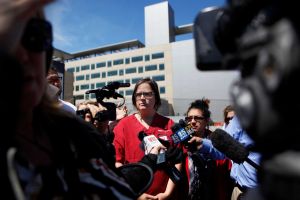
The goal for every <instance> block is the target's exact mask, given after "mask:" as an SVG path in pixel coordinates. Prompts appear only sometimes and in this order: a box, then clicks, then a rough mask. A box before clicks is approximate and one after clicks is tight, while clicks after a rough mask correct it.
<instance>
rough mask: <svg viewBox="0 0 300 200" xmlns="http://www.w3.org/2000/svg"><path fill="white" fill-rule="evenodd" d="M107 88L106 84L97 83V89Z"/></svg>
mask: <svg viewBox="0 0 300 200" xmlns="http://www.w3.org/2000/svg"><path fill="white" fill-rule="evenodd" d="M104 86H105V82H101V83H96V88H102V87H104Z"/></svg>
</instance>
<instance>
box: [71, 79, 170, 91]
mask: <svg viewBox="0 0 300 200" xmlns="http://www.w3.org/2000/svg"><path fill="white" fill-rule="evenodd" d="M142 78H143V77H136V78H132V79H131V80H130V79H125V80H115V81H118V82H121V83H131V84H136V83H137V82H138V81H139V80H140V79H142ZM152 79H153V80H155V81H164V80H165V76H164V75H157V76H152ZM108 83H109V82H107V84H108ZM105 85H106V82H99V83H92V84H82V85H76V86H75V91H80V90H90V89H91V90H93V89H95V88H102V87H104V86H105Z"/></svg>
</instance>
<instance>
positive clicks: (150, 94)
mask: <svg viewBox="0 0 300 200" xmlns="http://www.w3.org/2000/svg"><path fill="white" fill-rule="evenodd" d="M153 94H154V93H153V92H137V93H135V95H134V96H135V97H136V98H137V99H140V98H141V97H142V96H144V97H145V98H151V97H152V96H153Z"/></svg>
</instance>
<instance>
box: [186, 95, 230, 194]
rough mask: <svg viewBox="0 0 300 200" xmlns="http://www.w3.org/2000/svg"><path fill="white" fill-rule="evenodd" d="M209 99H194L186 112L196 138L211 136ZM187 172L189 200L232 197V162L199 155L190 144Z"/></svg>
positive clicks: (187, 121) (187, 155) (187, 120)
mask: <svg viewBox="0 0 300 200" xmlns="http://www.w3.org/2000/svg"><path fill="white" fill-rule="evenodd" d="M209 102H210V101H209V100H208V99H205V98H203V99H201V100H195V101H194V102H192V103H191V105H190V107H189V108H188V110H187V112H186V117H185V120H186V123H187V124H189V125H190V126H191V127H192V128H193V130H194V131H195V133H194V135H193V137H198V138H209V137H210V134H211V131H210V130H209V122H210V110H209ZM185 148H186V153H187V154H186V161H185V165H186V167H185V168H186V172H187V177H188V180H189V194H188V198H187V199H188V200H226V199H230V194H231V189H232V188H227V187H230V185H232V183H231V179H230V176H229V173H230V161H229V160H225V161H221V160H217V161H215V160H210V159H207V158H206V157H205V156H204V155H202V154H199V153H198V152H197V150H196V148H195V147H194V146H193V145H192V144H191V145H187V146H186V147H185Z"/></svg>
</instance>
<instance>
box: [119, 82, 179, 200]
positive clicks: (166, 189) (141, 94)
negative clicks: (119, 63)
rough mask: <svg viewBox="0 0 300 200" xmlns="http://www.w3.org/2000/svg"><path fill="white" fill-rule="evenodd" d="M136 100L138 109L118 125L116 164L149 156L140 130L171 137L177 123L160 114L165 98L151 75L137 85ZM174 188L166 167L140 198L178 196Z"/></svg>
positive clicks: (134, 98) (157, 174)
mask: <svg viewBox="0 0 300 200" xmlns="http://www.w3.org/2000/svg"><path fill="white" fill-rule="evenodd" d="M132 103H133V105H134V106H135V108H136V110H137V112H136V113H134V114H132V115H129V116H127V117H125V118H123V119H122V120H121V121H120V122H119V123H118V124H117V125H116V127H115V128H114V134H115V139H114V145H115V149H116V167H120V166H122V165H124V164H126V163H132V162H136V161H138V160H140V159H141V158H142V157H143V156H144V155H145V151H144V149H143V145H142V141H141V140H140V139H139V133H144V134H145V135H155V136H156V137H157V138H161V139H168V138H169V137H170V134H171V131H170V128H171V126H172V125H173V123H174V122H173V121H172V120H171V119H169V118H166V117H164V116H162V115H160V114H158V113H157V109H158V108H159V106H160V105H161V99H160V94H159V90H158V86H157V83H156V82H155V81H154V80H152V79H150V78H145V79H141V80H140V81H138V83H137V84H136V85H135V87H134V90H133V94H132ZM179 165H180V164H179ZM179 165H178V167H179ZM174 190H175V184H174V183H173V182H172V180H170V179H169V176H168V175H167V174H166V172H165V171H164V170H163V169H159V170H158V171H157V172H156V173H155V174H154V179H153V183H152V185H151V186H150V188H149V189H148V191H146V192H145V193H144V194H143V195H141V196H140V197H139V199H140V200H142V199H161V200H162V199H174V198H175V197H173V198H171V195H172V194H173V193H174Z"/></svg>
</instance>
